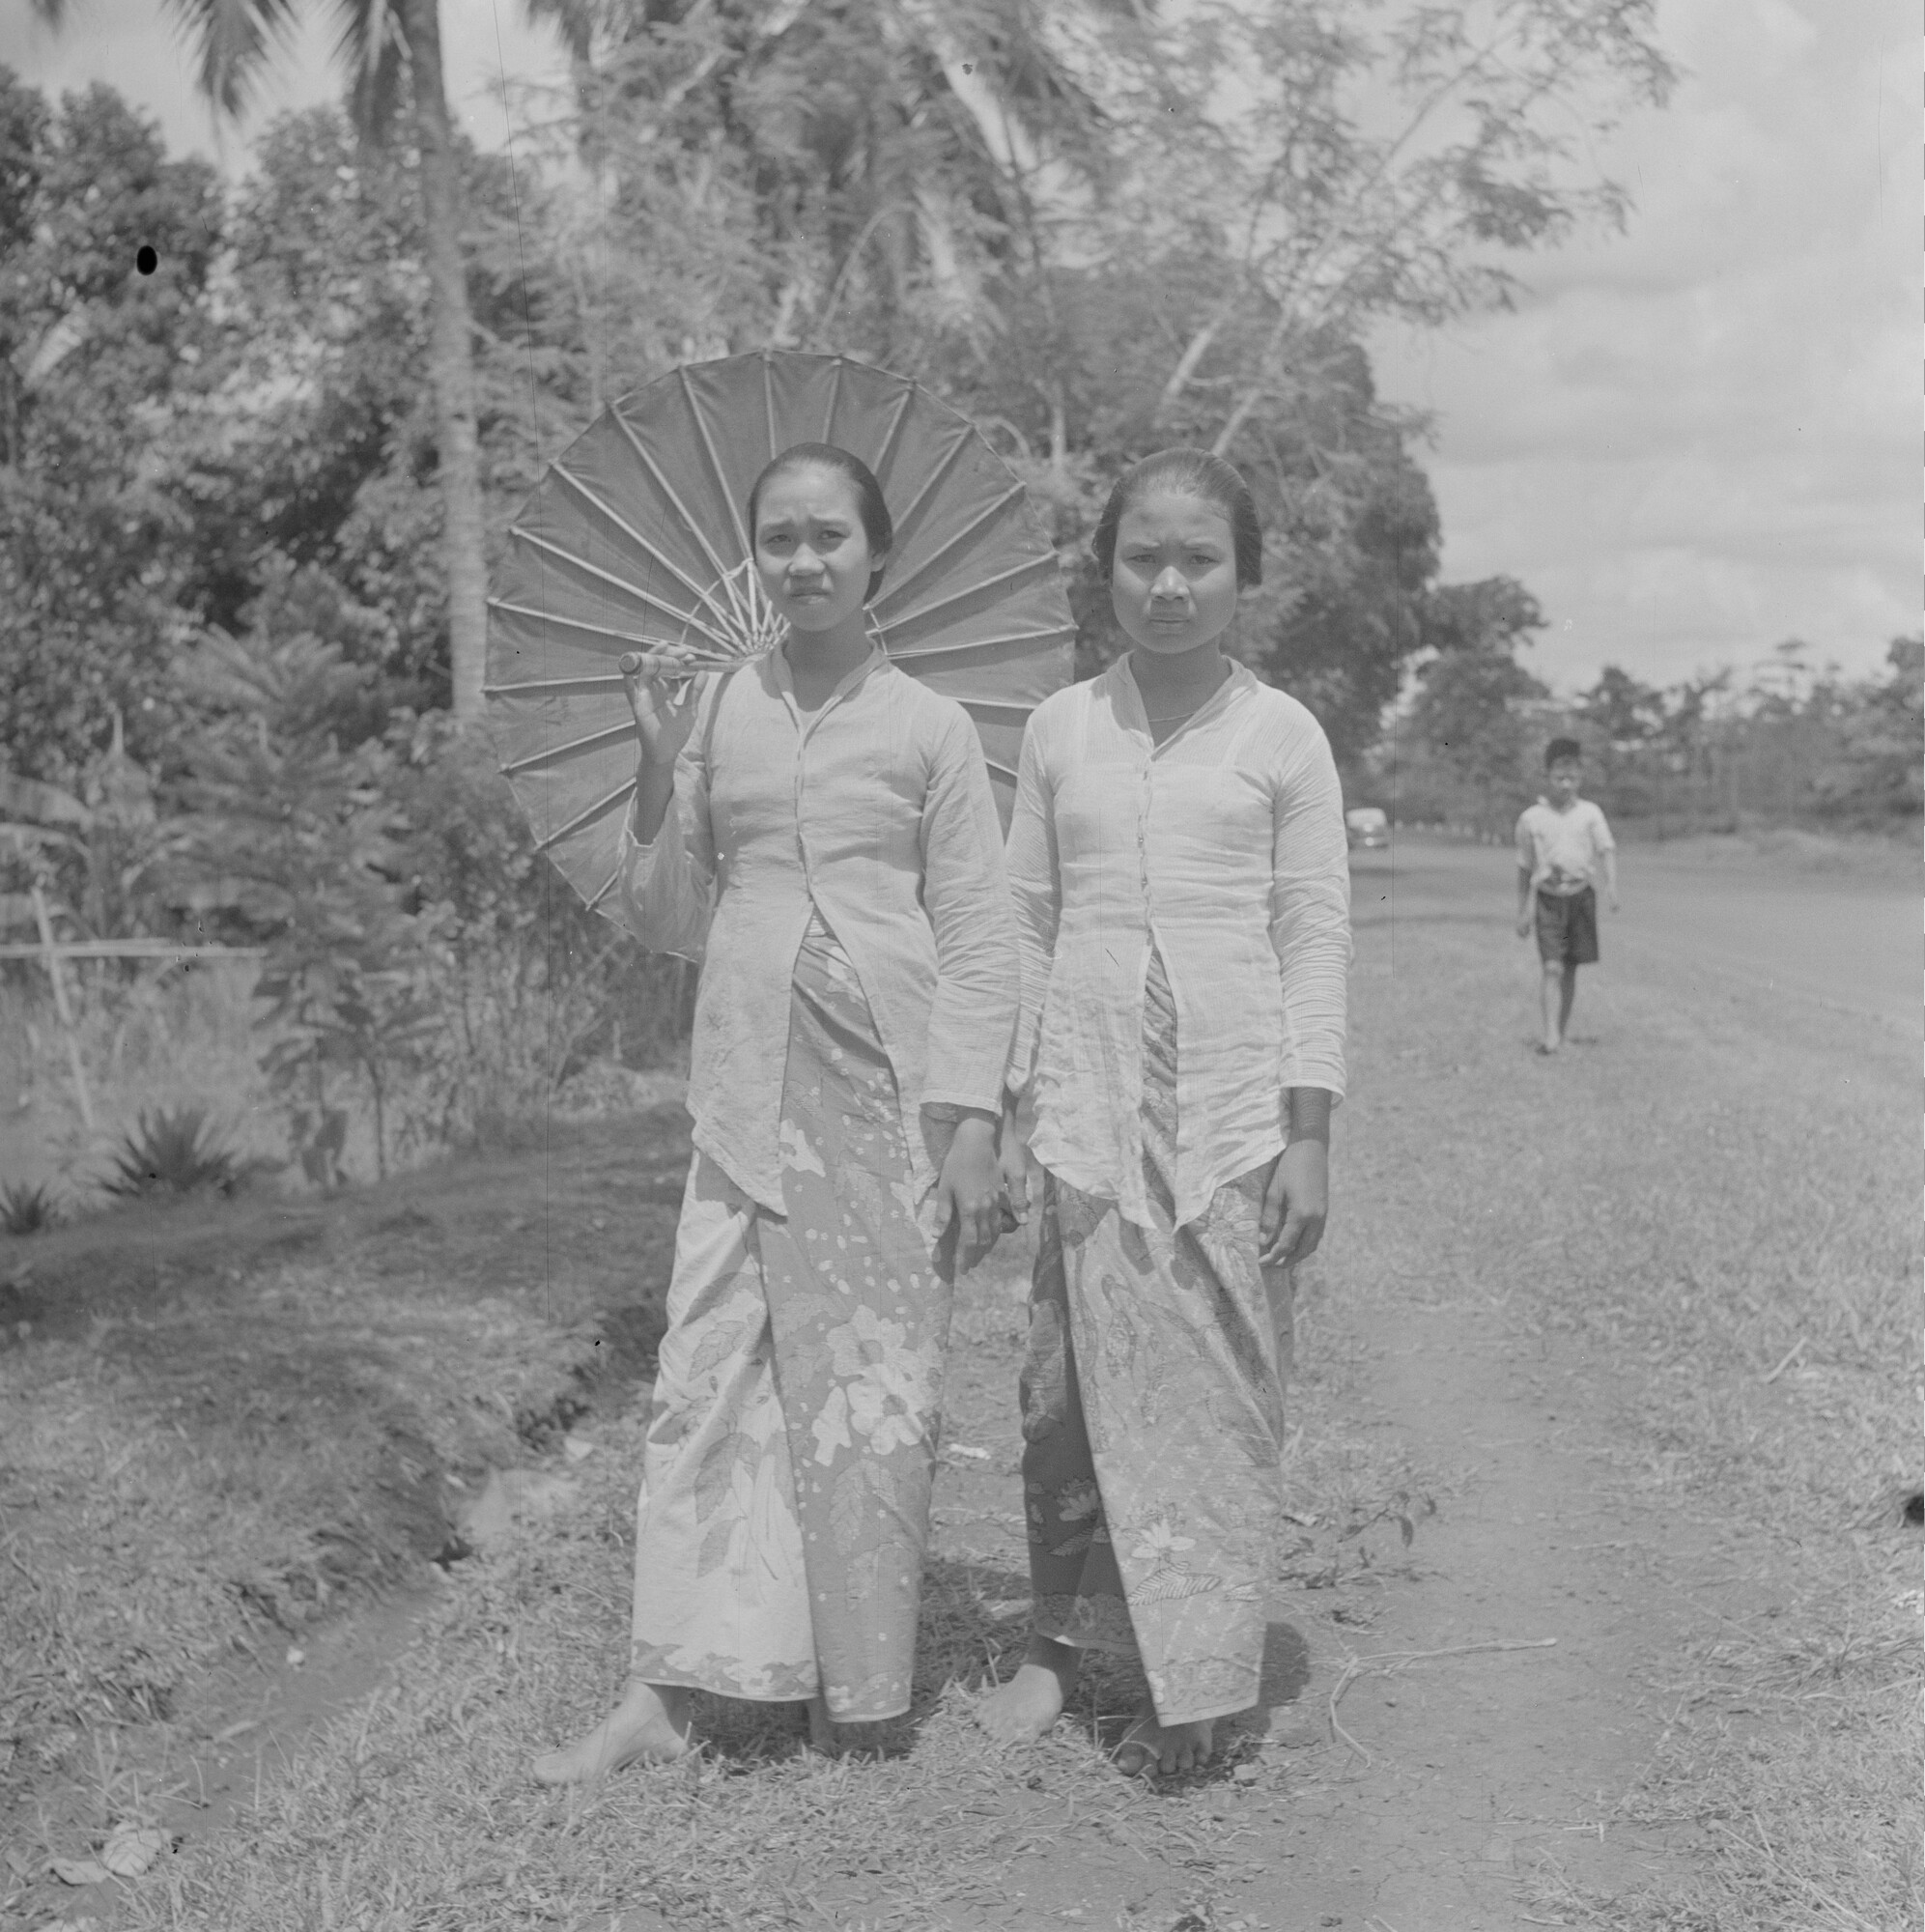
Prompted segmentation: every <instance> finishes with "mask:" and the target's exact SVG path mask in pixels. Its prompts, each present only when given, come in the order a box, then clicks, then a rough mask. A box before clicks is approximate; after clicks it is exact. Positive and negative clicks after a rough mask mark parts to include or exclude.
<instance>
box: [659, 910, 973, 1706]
mask: <svg viewBox="0 0 1925 1932" xmlns="http://www.w3.org/2000/svg"><path fill="white" fill-rule="evenodd" d="M923 1120H924V1126H923V1132H924V1136H925V1144H926V1145H927V1148H928V1151H929V1154H930V1159H931V1164H932V1166H933V1168H934V1169H935V1171H936V1172H938V1173H940V1172H941V1170H942V1165H943V1159H944V1157H945V1155H946V1154H947V1153H948V1140H949V1139H950V1138H951V1137H952V1136H953V1134H954V1131H955V1129H954V1126H953V1124H952V1123H943V1122H937V1121H935V1120H934V1119H933V1118H932V1117H931V1116H928V1115H925V1116H924V1117H923ZM900 1122H901V1116H900V1111H899V1108H898V1105H897V1099H896V1087H895V1078H894V1075H893V1073H892V1070H891V1067H890V1064H889V1060H888V1058H887V1056H886V1055H885V1054H884V1051H883V1048H882V1043H881V1039H880V1037H879V1036H878V1034H877V1032H876V1028H875V1024H874V1021H873V1019H872V1017H871V1015H870V1011H869V1006H868V1002H867V1000H866V999H865V998H864V997H863V990H862V986H861V983H860V982H859V980H858V979H857V977H856V973H855V969H854V967H853V966H852V965H851V963H850V961H849V958H848V955H847V953H846V952H844V951H843V949H842V947H841V945H840V944H839V943H838V942H837V940H836V939H835V934H834V933H833V932H832V931H831V930H830V928H829V926H828V925H827V923H825V922H824V921H823V919H822V917H821V915H820V913H816V914H814V915H813V916H812V917H811V919H810V921H809V925H808V929H807V933H806V934H805V935H804V939H803V943H802V948H801V951H800V952H799V953H798V955H797V958H796V967H795V980H794V988H793V995H792V1000H791V1019H790V1028H789V1049H788V1066H787V1071H786V1077H785V1081H784V1086H783V1093H782V1115H781V1144H782V1198H783V1205H784V1206H785V1207H786V1208H787V1210H788V1211H787V1213H786V1214H785V1215H773V1214H770V1213H768V1212H766V1211H765V1210H764V1209H762V1208H760V1207H759V1206H758V1205H757V1204H756V1203H755V1202H754V1201H752V1200H751V1199H750V1197H749V1196H748V1195H746V1194H744V1193H743V1192H742V1191H741V1190H740V1189H739V1188H738V1187H737V1186H736V1185H735V1184H734V1182H733V1181H731V1180H730V1179H729V1178H728V1176H727V1175H726V1174H725V1173H724V1172H723V1171H722V1168H721V1166H720V1165H719V1164H718V1163H717V1162H715V1161H714V1160H712V1159H711V1158H710V1157H709V1156H708V1155H707V1154H704V1153H702V1152H699V1151H697V1153H696V1155H695V1157H694V1162H693V1164H692V1165H691V1167H690V1171H689V1181H688V1187H687V1190H686V1192H685V1193H684V1196H683V1204H682V1219H681V1224H680V1226H679V1227H678V1229H677V1231H676V1239H675V1270H674V1276H673V1279H672V1282H671V1284H670V1287H669V1293H668V1308H667V1315H668V1332H667V1334H666V1336H665V1338H664V1340H663V1343H662V1350H661V1359H660V1365H659V1368H658V1372H657V1378H656V1383H655V1396H654V1404H653V1407H652V1409H651V1412H650V1419H649V1429H648V1442H647V1448H646V1450H645V1453H644V1458H643V1480H642V1491H641V1498H640V1502H639V1504H638V1505H637V1536H636V1563H635V1623H634V1636H633V1642H632V1648H631V1659H630V1669H631V1674H632V1675H633V1676H635V1677H637V1678H639V1679H641V1680H642V1681H643V1682H645V1683H649V1684H686V1685H693V1686H695V1687H698V1688H700V1689H702V1690H713V1691H718V1692H721V1693H722V1695H724V1696H730V1697H746V1698H755V1699H767V1700H777V1701H779V1700H788V1699H799V1698H804V1697H808V1696H811V1695H813V1694H814V1693H815V1691H816V1690H818V1689H820V1690H822V1691H823V1692H824V1694H825V1697H826V1699H827V1702H828V1705H829V1710H830V1714H831V1715H832V1716H833V1717H835V1718H837V1719H843V1720H867V1719H882V1718H891V1717H894V1716H896V1715H898V1714H899V1713H901V1712H902V1711H905V1710H907V1709H908V1707H909V1690H910V1680H911V1674H912V1668H913V1664H914V1660H915V1645H916V1612H917V1605H918V1602H919V1600H920V1591H921V1575H922V1554H923V1548H924V1544H925V1542H926V1539H927V1534H928V1519H929V1491H930V1484H931V1481H932V1479H933V1476H934V1471H935V1460H936V1447H937V1441H936V1438H937V1433H938V1430H939V1427H940V1419H941V1406H942V1382H943V1357H944V1351H945V1350H946V1349H947V1347H948V1329H949V1312H950V1306H951V1301H952V1297H953V1289H954V1251H955V1232H954V1229H953V1228H950V1229H948V1230H946V1231H944V1233H943V1234H942V1236H940V1238H938V1236H937V1234H936V1232H935V1216H936V1203H935V1193H934V1189H933V1188H931V1189H930V1190H929V1192H928V1193H927V1194H925V1195H924V1196H923V1197H922V1198H921V1199H920V1200H919V1199H918V1198H917V1196H916V1189H915V1183H914V1181H913V1179H912V1178H911V1169H910V1164H909V1153H908V1150H907V1148H906V1147H905V1146H904V1144H903V1139H902V1128H901V1124H900Z"/></svg>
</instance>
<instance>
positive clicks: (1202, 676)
mask: <svg viewBox="0 0 1925 1932" xmlns="http://www.w3.org/2000/svg"><path fill="white" fill-rule="evenodd" d="M1094 549H1095V553H1096V556H1097V559H1098V561H1099V563H1100V564H1101V565H1102V567H1103V570H1104V572H1105V573H1106V575H1108V576H1109V578H1110V582H1111V593H1112V597H1113V600H1114V603H1115V607H1116V612H1117V619H1118V623H1119V624H1120V625H1121V627H1122V629H1123V631H1124V632H1125V633H1126V634H1127V636H1128V638H1129V640H1130V649H1129V651H1128V653H1127V654H1126V655H1125V656H1123V657H1122V658H1120V659H1119V660H1118V662H1117V663H1116V664H1115V665H1113V666H1112V667H1111V668H1109V669H1108V670H1107V671H1105V672H1104V673H1103V674H1102V676H1100V677H1097V678H1094V679H1091V680H1090V681H1089V682H1086V683H1082V684H1074V685H1071V686H1069V687H1068V688H1067V689H1065V690H1063V691H1060V692H1057V693H1056V694H1054V695H1053V696H1050V697H1048V698H1046V699H1045V700H1044V701H1043V702H1042V703H1041V704H1040V705H1038V706H1037V708H1036V710H1035V711H1034V713H1033V715H1032V717H1031V719H1030V724H1029V728H1028V731H1027V734H1026V735H1025V737H1024V740H1023V753H1022V759H1021V767H1020V773H1019V777H1018V781H1017V794H1016V809H1015V816H1014V820H1013V822H1012V824H1011V826H1010V833H1009V845H1008V869H1009V884H1010V890H1011V892H1012V894H1013V895H1014V899H1015V906H1016V917H1017V926H1018V931H1019V935H1020V943H1021V950H1022V962H1023V1005H1022V1017H1021V1020H1020V1022H1019V1024H1018V1028H1017V1034H1016V1043H1015V1047H1014V1050H1013V1053H1012V1056H1011V1062H1010V1075H1009V1081H1008V1087H1007V1092H1006V1095H1005V1170H1006V1171H1007V1173H1008V1177H1009V1180H1010V1184H1011V1193H1012V1196H1014V1197H1016V1198H1018V1199H1020V1198H1021V1197H1022V1193H1023V1182H1022V1178H1021V1176H1022V1169H1021V1165H1020V1156H1015V1158H1014V1159H1013V1160H1012V1157H1011V1156H1012V1153H1013V1149H1014V1134H1013V1131H1012V1122H1013V1118H1014V1109H1015V1104H1016V1100H1017V1098H1018V1097H1019V1096H1020V1095H1021V1094H1022V1092H1023V1090H1024V1089H1025V1088H1026V1087H1028V1088H1029V1089H1030V1094H1031V1098H1032V1100H1033V1107H1034V1115H1035V1128H1034V1132H1033V1136H1032V1139H1031V1144H1030V1151H1031V1152H1032V1153H1033V1155H1034V1156H1035V1158H1036V1160H1037V1161H1038V1162H1039V1163H1040V1164H1041V1166H1042V1168H1043V1170H1044V1176H1043V1189H1042V1220H1041V1227H1040V1230H1039V1239H1038V1252H1037V1258H1036V1264H1035V1273H1034V1279H1033V1287H1032V1292H1031V1304H1030V1306H1031V1325H1030V1345H1029V1354H1028V1360H1027V1362H1026V1364H1025V1368H1024V1373H1023V1378H1022V1404H1023V1435H1024V1438H1025V1447H1024V1456H1023V1478H1024V1485H1023V1486H1024V1492H1025V1513H1026V1516H1027V1519H1028V1526H1029V1538H1030V1570H1031V1578H1032V1583H1033V1596H1034V1606H1033V1624H1032V1635H1031V1639H1030V1646H1029V1651H1028V1655H1027V1657H1026V1659H1025V1661H1024V1663H1023V1665H1022V1667H1021V1669H1020V1670H1019V1671H1018V1673H1017V1674H1016V1676H1015V1677H1014V1678H1013V1679H1012V1680H1011V1681H1010V1682H1009V1683H1008V1684H1007V1685H1005V1687H1003V1688H1002V1689H1001V1690H998V1691H997V1692H996V1693H995V1694H994V1695H993V1696H991V1697H990V1698H988V1699H986V1700H985V1702H984V1704H983V1706H982V1720H983V1722H984V1723H985V1725H986V1726H987V1727H988V1728H989V1729H990V1730H991V1731H992V1732H993V1733H994V1734H995V1735H997V1736H999V1737H1001V1738H1004V1739H1006V1740H1009V1741H1017V1740H1021V1739H1026V1738H1033V1737H1036V1736H1039V1735H1040V1734H1041V1733H1042V1732H1043V1731H1045V1730H1046V1729H1048V1728H1049V1726H1050V1725H1051V1724H1053V1723H1054V1722H1055V1720H1056V1719H1057V1716H1058V1714H1059V1713H1060V1712H1061V1710H1062V1702H1063V1697H1064V1695H1065V1693H1066V1691H1067V1690H1068V1688H1069V1685H1070V1683H1071V1682H1072V1681H1073V1679H1074V1677H1075V1674H1076V1668H1077V1658H1078V1653H1079V1651H1081V1650H1083V1649H1090V1648H1094V1649H1106V1650H1113V1651H1118V1652H1122V1653H1125V1654H1129V1653H1134V1654H1136V1655H1137V1656H1139V1657H1140V1658H1141V1660H1142V1663H1143V1667H1144V1672H1145V1676H1146V1678H1147V1683H1148V1687H1149V1692H1150V1697H1149V1703H1148V1706H1147V1708H1146V1709H1145V1711H1144V1712H1143V1713H1142V1715H1141V1716H1140V1718H1139V1719H1137V1721H1136V1723H1135V1724H1134V1726H1133V1727H1132V1729H1131V1730H1130V1732H1129V1734H1128V1736H1127V1738H1126V1739H1125V1741H1124V1744H1123V1745H1122V1746H1121V1747H1119V1751H1118V1757H1119V1761H1120V1762H1121V1763H1122V1765H1123V1768H1124V1769H1126V1770H1132V1771H1142V1770H1147V1769H1148V1768H1150V1767H1152V1766H1154V1767H1157V1768H1160V1769H1161V1770H1163V1771H1166V1772H1170V1771H1184V1770H1190V1769H1194V1768H1195V1767H1196V1766H1197V1765H1200V1764H1201V1763H1203V1761H1204V1760H1206V1759H1207V1758H1208V1757H1209V1755H1210V1753H1211V1750H1212V1747H1213V1739H1212V1726H1213V1723H1214V1720H1215V1719H1218V1718H1221V1717H1225V1716H1228V1715H1229V1714H1231V1712H1235V1711H1241V1710H1245V1709H1248V1708H1249V1707H1250V1706H1251V1705H1253V1704H1255V1703H1256V1701H1257V1695H1258V1685H1259V1678H1260V1665H1261V1660H1262V1652H1263V1630H1264V1621H1265V1616H1264V1612H1265V1601H1264V1600H1265V1596H1266V1585H1267V1583H1268V1580H1269V1577H1270V1575H1271V1571H1272V1565H1273V1562H1274V1553H1275V1547H1276V1544H1275V1539H1276V1534H1277V1531H1278V1530H1279V1529H1280V1528H1281V1520H1280V1513H1281V1510H1282V1506H1283V1495H1282V1470H1281V1452H1282V1448H1283V1439H1284V1433H1283V1432H1284V1407H1283V1398H1284V1381H1285V1378H1286V1375H1287V1373H1288V1352H1289V1332H1290V1295H1291V1280H1290V1275H1289V1269H1290V1268H1291V1267H1292V1266H1293V1265H1294V1264H1296V1263H1298V1262H1301V1261H1302V1260H1303V1259H1304V1258H1305V1257H1306V1256H1307V1255H1309V1254H1310V1253H1311V1252H1312V1251H1313V1250H1314V1249H1315V1248H1316V1245H1317V1242H1318V1240H1319V1239H1320V1238H1321V1236H1322V1231H1323V1223H1324V1216H1325V1213H1326V1211H1327V1204H1328V1176H1327V1166H1326V1163H1327V1157H1328V1149H1329V1122H1330V1110H1331V1108H1332V1106H1333V1104H1334V1103H1335V1102H1336V1100H1337V1099H1338V1097H1339V1096H1340V1095H1341V1094H1342V1093H1343V1090H1344V1025H1345V970H1346V968H1347V966H1348V963H1349V956H1350V935H1349V873H1348V867H1347V863H1346V860H1345V838H1344V816H1343V801H1342V797H1341V793H1340V790H1339V786H1338V781H1337V772H1336V767H1335V764H1334V763H1333V761H1332V758H1331V754H1330V747H1329V744H1328V742H1327V741H1326V740H1325V738H1324V735H1323V732H1322V730H1321V729H1320V728H1319V727H1318V725H1317V724H1316V720H1315V719H1314V718H1312V717H1311V715H1310V713H1309V712H1308V711H1306V710H1305V709H1304V707H1303V706H1302V705H1301V704H1299V703H1298V702H1297V701H1296V699H1294V698H1292V697H1289V696H1286V695H1285V694H1284V693H1283V692H1281V691H1277V690H1275V689H1273V688H1272V687H1270V686H1268V685H1265V684H1263V683H1261V682H1260V681H1259V680H1258V679H1257V678H1256V677H1254V676H1253V675H1252V674H1251V672H1250V671H1249V670H1248V669H1247V668H1245V667H1244V666H1242V665H1240V664H1238V663H1236V662H1234V661H1233V660H1231V659H1229V658H1226V657H1225V656H1224V654H1223V651H1222V649H1221V646H1220V640H1221V639H1222V637H1223V634H1224V632H1225V631H1226V630H1227V629H1228V627H1229V626H1230V624H1231V620H1232V619H1233V618H1234V616H1235V613H1236V608H1237V597H1238V592H1239V591H1240V590H1243V589H1245V588H1247V587H1249V586H1250V585H1252V584H1255V583H1257V582H1259V581H1260V575H1261V570H1262V538H1261V533H1260V529H1259V526H1258V522H1257V514H1256V508H1255V505H1254V504H1253V502H1252V500H1251V497H1250V493H1249V490H1248V489H1247V488H1246V487H1245V485H1244V483H1243V480H1242V478H1241V477H1240V476H1238V475H1237V473H1236V471H1235V470H1234V469H1231V467H1230V465H1228V464H1227V463H1224V462H1221V461H1220V460H1218V459H1217V458H1215V457H1213V456H1210V455H1209V454H1207V453H1206V452H1204V451H1203V450H1188V449H1173V450H1165V451H1164V452H1162V453H1161V454H1160V455H1157V456H1153V457H1150V458H1149V459H1148V460H1147V461H1146V462H1144V463H1142V464H1139V465H1138V466H1137V467H1136V468H1135V469H1132V470H1131V471H1130V472H1129V473H1128V474H1127V475H1125V476H1124V477H1123V479H1122V480H1121V482H1120V483H1118V486H1117V488H1116V490H1115V491H1114V493H1113V494H1112V495H1111V497H1110V501H1109V505H1108V507H1107V508H1106V509H1105V511H1104V514H1103V518H1102V521H1101V523H1100V524H1099V525H1098V526H1097V529H1096V534H1095V540H1094ZM1032 1063H1033V1064H1032Z"/></svg>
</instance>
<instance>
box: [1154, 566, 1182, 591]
mask: <svg viewBox="0 0 1925 1932" xmlns="http://www.w3.org/2000/svg"><path fill="white" fill-rule="evenodd" d="M1189 588H1190V586H1189V585H1188V584H1187V583H1185V582H1183V573H1182V572H1181V571H1179V570H1178V569H1177V568H1176V566H1175V564H1174V563H1171V564H1166V565H1165V566H1164V567H1163V569H1162V571H1161V572H1160V574H1159V575H1158V577H1157V579H1156V582H1154V583H1152V584H1151V585H1150V586H1149V594H1150V595H1151V596H1152V597H1183V596H1186V595H1188V593H1189Z"/></svg>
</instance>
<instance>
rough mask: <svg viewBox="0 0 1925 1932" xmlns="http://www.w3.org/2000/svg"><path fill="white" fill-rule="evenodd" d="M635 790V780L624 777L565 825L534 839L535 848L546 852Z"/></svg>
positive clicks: (605, 815) (589, 823)
mask: <svg viewBox="0 0 1925 1932" xmlns="http://www.w3.org/2000/svg"><path fill="white" fill-rule="evenodd" d="M634 792H635V781H634V780H633V779H624V780H623V781H621V783H620V784H618V785H617V786H616V787H615V788H614V790H613V791H610V792H605V793H604V794H603V795H602V796H601V797H600V798H598V799H597V800H596V801H595V803H594V804H593V805H591V806H590V807H588V809H587V810H585V811H578V812H577V813H576V814H575V816H574V817H573V818H571V819H570V820H569V821H568V823H567V824H566V825H558V826H556V827H555V829H554V830H553V831H552V832H551V833H548V834H546V835H545V836H544V837H542V838H537V839H536V840H535V850H536V851H537V852H546V851H547V850H548V849H549V847H550V846H551V845H558V844H560V842H561V841H562V840H563V839H564V838H567V837H568V835H569V834H570V833H571V832H580V830H581V828H582V827H583V826H584V825H592V824H594V822H595V821H596V819H598V818H606V817H607V816H608V815H609V812H610V811H612V810H614V809H615V807H616V806H618V805H620V804H621V802H622V801H623V800H624V799H626V798H629V797H632V796H633V795H634Z"/></svg>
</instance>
